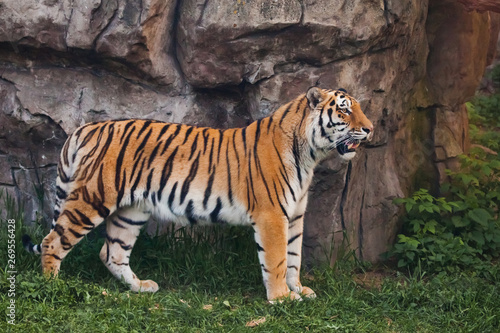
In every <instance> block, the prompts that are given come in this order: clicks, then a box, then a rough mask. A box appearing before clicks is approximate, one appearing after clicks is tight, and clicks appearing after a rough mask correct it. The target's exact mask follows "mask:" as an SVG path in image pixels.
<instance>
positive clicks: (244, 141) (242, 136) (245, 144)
mask: <svg viewBox="0 0 500 333" xmlns="http://www.w3.org/2000/svg"><path fill="white" fill-rule="evenodd" d="M246 131H247V128H246V127H244V128H243V129H242V130H241V140H243V148H244V149H245V155H246V154H247V135H246Z"/></svg>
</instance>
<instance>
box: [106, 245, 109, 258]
mask: <svg viewBox="0 0 500 333" xmlns="http://www.w3.org/2000/svg"><path fill="white" fill-rule="evenodd" d="M108 261H109V242H108V241H106V262H108Z"/></svg>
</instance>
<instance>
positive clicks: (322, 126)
mask: <svg viewBox="0 0 500 333" xmlns="http://www.w3.org/2000/svg"><path fill="white" fill-rule="evenodd" d="M372 136H373V124H372V123H371V122H370V120H368V118H367V117H366V116H365V114H364V113H363V111H362V110H361V107H360V103H359V102H358V101H357V100H356V99H354V98H353V97H351V96H350V95H349V94H347V92H346V91H345V90H344V89H337V90H332V89H322V88H319V87H311V88H309V89H308V90H307V91H306V93H303V94H301V95H300V96H298V97H297V98H295V99H294V100H292V101H290V102H289V103H287V104H284V105H282V106H281V107H279V108H278V109H277V110H276V111H275V112H274V113H272V114H271V115H270V116H268V117H265V118H262V119H259V120H256V121H254V122H252V123H250V124H249V125H248V126H246V127H242V128H230V129H214V128H208V127H196V126H190V125H186V124H175V123H166V122H160V121H155V120H147V119H128V120H109V121H103V122H95V123H89V124H86V125H83V126H81V127H80V128H78V129H77V130H76V131H75V132H74V133H73V134H71V135H70V136H69V137H68V139H67V140H66V142H65V144H64V146H63V148H62V151H61V154H60V158H59V163H58V168H57V174H58V176H57V180H56V202H55V208H54V219H53V222H52V228H51V231H50V232H49V234H48V235H47V236H46V237H45V238H44V239H43V241H42V243H41V244H38V245H34V244H33V243H32V242H31V239H30V237H29V236H28V235H25V236H24V237H23V243H24V247H25V248H26V249H27V250H28V251H29V252H32V253H36V254H41V261H42V270H43V273H44V274H45V275H46V276H49V277H50V276H52V277H54V276H57V274H58V272H59V269H60V265H61V261H62V260H63V259H64V257H65V256H66V255H67V254H68V252H69V251H70V250H71V249H72V248H73V247H74V246H75V245H76V244H77V243H78V242H79V241H80V240H81V239H82V237H83V236H84V235H86V234H87V233H89V232H90V231H92V230H93V229H95V228H96V227H97V226H98V225H99V224H101V223H102V222H104V221H106V236H105V237H106V238H105V242H104V245H103V247H102V249H101V251H100V254H99V256H100V259H101V260H102V262H103V263H104V264H105V265H106V267H107V268H108V269H109V271H110V272H111V273H112V274H113V275H114V276H115V277H116V278H118V279H120V280H121V281H122V282H124V283H125V284H126V285H128V287H129V288H130V289H131V290H132V291H135V292H156V291H157V290H158V284H157V283H156V282H155V281H152V280H140V279H139V278H138V277H137V276H136V275H135V274H134V272H133V271H132V269H131V268H130V265H129V258H130V254H131V252H132V248H133V247H134V243H135V242H136V239H137V237H138V235H139V232H140V230H141V228H142V227H143V226H144V225H145V224H146V223H147V222H148V220H149V218H150V217H151V216H153V217H155V218H157V219H159V220H161V221H171V222H174V223H180V224H182V225H205V224H220V223H222V224H239V225H251V226H252V227H253V229H254V238H255V242H256V244H257V252H258V258H259V262H260V266H261V271H262V277H263V282H264V286H265V288H266V293H267V299H268V300H269V301H271V302H273V301H276V300H280V299H284V298H287V297H288V298H290V299H298V300H301V299H302V297H308V298H313V297H316V294H315V292H314V291H313V290H312V289H311V288H309V287H306V286H303V285H302V284H301V282H300V269H301V254H302V238H303V225H304V214H305V211H306V206H307V199H308V188H309V186H310V184H311V181H312V178H313V171H314V168H315V166H316V165H318V163H319V162H320V161H322V160H323V159H325V158H326V157H327V156H329V155H330V153H331V152H332V151H335V150H336V151H337V152H338V154H339V156H340V158H342V159H343V160H346V161H348V160H350V159H352V158H353V157H354V156H355V155H356V148H358V146H359V145H360V144H361V143H362V142H364V141H369V140H371V138H372Z"/></svg>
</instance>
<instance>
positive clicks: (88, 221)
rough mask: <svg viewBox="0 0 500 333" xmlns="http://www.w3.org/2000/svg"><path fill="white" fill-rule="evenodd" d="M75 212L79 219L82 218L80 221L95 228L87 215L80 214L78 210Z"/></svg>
mask: <svg viewBox="0 0 500 333" xmlns="http://www.w3.org/2000/svg"><path fill="white" fill-rule="evenodd" d="M74 211H75V213H77V214H78V217H79V218H80V221H81V222H82V223H83V224H85V225H88V226H92V227H94V223H92V221H90V219H89V218H88V217H87V215H85V214H83V213H82V212H80V211H79V210H78V209H76V208H75V209H74Z"/></svg>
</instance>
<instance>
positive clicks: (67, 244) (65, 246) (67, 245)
mask: <svg viewBox="0 0 500 333" xmlns="http://www.w3.org/2000/svg"><path fill="white" fill-rule="evenodd" d="M59 242H60V243H61V245H62V248H63V250H66V251H68V250H71V249H72V248H73V245H72V244H71V243H70V242H69V241H68V237H66V236H65V235H63V236H61V237H60V238H59Z"/></svg>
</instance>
